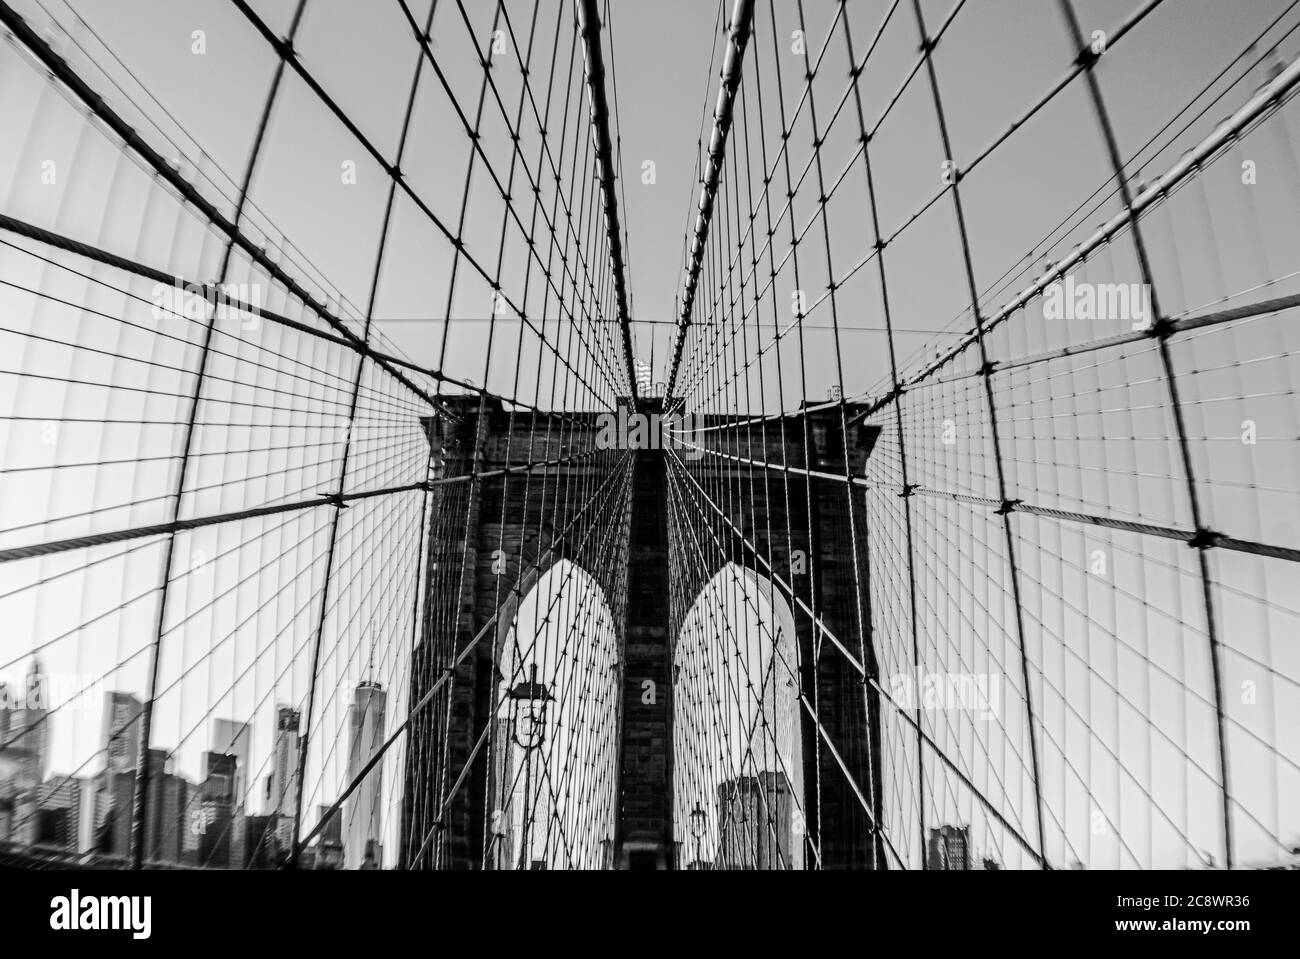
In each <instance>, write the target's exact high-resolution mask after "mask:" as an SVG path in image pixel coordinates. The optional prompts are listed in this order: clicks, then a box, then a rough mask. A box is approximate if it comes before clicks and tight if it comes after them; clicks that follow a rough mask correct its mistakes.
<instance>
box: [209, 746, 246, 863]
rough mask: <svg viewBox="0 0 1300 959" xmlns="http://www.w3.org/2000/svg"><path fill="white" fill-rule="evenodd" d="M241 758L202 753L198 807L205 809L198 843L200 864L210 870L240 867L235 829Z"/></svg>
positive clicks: (222, 754) (236, 827) (236, 826)
mask: <svg viewBox="0 0 1300 959" xmlns="http://www.w3.org/2000/svg"><path fill="white" fill-rule="evenodd" d="M238 765H239V764H238V759H237V758H236V757H235V756H230V755H227V754H225V753H214V752H206V753H204V754H203V780H202V782H201V783H200V784H199V808H200V809H201V810H202V818H201V820H200V835H199V844H198V864H199V865H200V866H205V867H207V868H209V869H229V868H230V867H232V866H235V867H238V866H239V865H241V862H240V859H239V858H237V857H234V856H232V851H233V846H234V837H235V831H236V829H238V828H240V827H241V826H242V820H241V822H240V823H238V824H237V823H236V821H235V802H236V800H235V782H236V777H237V774H238V772H237V771H238Z"/></svg>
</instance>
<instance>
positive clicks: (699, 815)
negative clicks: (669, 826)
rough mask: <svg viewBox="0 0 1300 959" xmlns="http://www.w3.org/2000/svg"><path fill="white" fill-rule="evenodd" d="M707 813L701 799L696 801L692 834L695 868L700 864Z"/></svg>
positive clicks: (692, 812) (692, 811) (692, 816)
mask: <svg viewBox="0 0 1300 959" xmlns="http://www.w3.org/2000/svg"><path fill="white" fill-rule="evenodd" d="M706 817H707V814H706V813H705V812H704V809H703V807H701V806H700V803H699V800H696V802H695V808H694V809H692V810H691V835H692V836H694V837H695V868H696V869H699V868H701V866H700V840H701V839H703V838H704V827H705V819H706Z"/></svg>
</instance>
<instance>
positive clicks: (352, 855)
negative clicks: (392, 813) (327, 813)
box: [343, 680, 388, 869]
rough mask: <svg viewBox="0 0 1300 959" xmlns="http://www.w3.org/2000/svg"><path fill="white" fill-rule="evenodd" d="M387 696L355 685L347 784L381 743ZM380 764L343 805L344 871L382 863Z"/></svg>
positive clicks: (380, 689)
mask: <svg viewBox="0 0 1300 959" xmlns="http://www.w3.org/2000/svg"><path fill="white" fill-rule="evenodd" d="M387 701H388V694H387V693H385V692H384V690H383V687H382V686H380V685H379V684H378V683H375V682H371V681H369V680H367V681H364V682H361V683H358V684H357V688H356V693H355V696H354V699H353V702H352V706H351V707H350V708H349V710H348V736H349V743H348V781H349V782H351V781H352V780H353V779H355V778H356V777H357V776H358V775H359V774H360V772H361V767H362V766H364V765H365V764H366V763H367V762H369V761H370V757H371V756H373V755H374V754H375V752H376V751H377V750H378V749H379V747H380V746H381V745H383V742H384V710H385V707H386V705H387ZM383 789H384V777H383V763H377V764H376V765H375V768H374V769H372V770H371V771H370V772H369V773H367V774H366V778H365V779H364V780H362V782H361V784H360V785H359V786H358V787H357V788H356V791H355V792H353V793H352V795H351V796H349V797H348V799H347V801H346V802H345V803H344V804H343V805H344V811H343V831H344V839H343V861H344V865H345V868H347V869H360V868H361V867H362V866H363V865H366V864H367V853H369V861H372V862H374V863H375V864H376V865H382V863H383V849H384V847H383V828H384V822H383V815H384V807H383Z"/></svg>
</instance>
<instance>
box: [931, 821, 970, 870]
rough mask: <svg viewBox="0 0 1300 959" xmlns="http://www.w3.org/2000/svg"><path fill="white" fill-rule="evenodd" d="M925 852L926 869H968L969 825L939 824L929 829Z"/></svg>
mask: <svg viewBox="0 0 1300 959" xmlns="http://www.w3.org/2000/svg"><path fill="white" fill-rule="evenodd" d="M926 852H927V856H926V864H925V868H926V869H943V870H950V869H957V870H966V869H969V868H970V867H971V863H970V826H939V827H938V828H936V829H931V830H930V842H929V844H928V849H927V850H926Z"/></svg>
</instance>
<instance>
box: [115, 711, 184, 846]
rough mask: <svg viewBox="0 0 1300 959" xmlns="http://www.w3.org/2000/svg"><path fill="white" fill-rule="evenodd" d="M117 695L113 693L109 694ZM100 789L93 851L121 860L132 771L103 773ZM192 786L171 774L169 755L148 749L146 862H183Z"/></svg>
mask: <svg viewBox="0 0 1300 959" xmlns="http://www.w3.org/2000/svg"><path fill="white" fill-rule="evenodd" d="M113 695H117V694H113ZM101 787H102V790H103V795H104V797H105V799H106V802H105V803H104V804H103V805H102V806H101V807H100V811H99V812H98V813H97V815H102V818H101V819H100V821H99V823H98V824H97V829H96V838H95V846H96V849H97V851H99V852H102V853H105V854H108V855H113V856H122V857H125V856H127V855H129V854H130V851H131V817H132V814H133V809H134V802H135V775H134V770H121V771H118V772H115V771H114V770H113V767H112V766H111V765H110V767H109V769H107V770H105V772H104V774H103V777H102V781H101ZM192 789H193V787H192V786H191V784H190V783H189V781H188V780H186V779H184V778H182V777H180V776H177V775H175V774H174V773H173V772H172V762H171V756H170V755H169V754H168V752H167V750H165V749H151V750H149V803H148V810H149V818H148V820H147V822H146V823H145V829H144V833H145V835H144V838H145V847H144V855H145V859H146V860H147V861H151V862H164V863H179V862H181V861H182V860H183V852H184V847H185V832H186V829H187V828H188V826H189V823H188V821H187V820H186V816H185V812H186V809H187V807H188V806H189V802H190V795H191V790H192Z"/></svg>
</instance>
